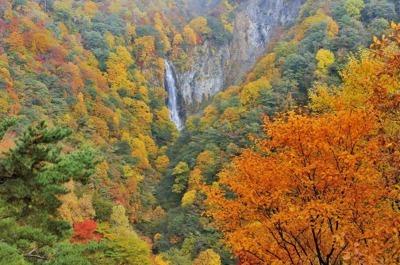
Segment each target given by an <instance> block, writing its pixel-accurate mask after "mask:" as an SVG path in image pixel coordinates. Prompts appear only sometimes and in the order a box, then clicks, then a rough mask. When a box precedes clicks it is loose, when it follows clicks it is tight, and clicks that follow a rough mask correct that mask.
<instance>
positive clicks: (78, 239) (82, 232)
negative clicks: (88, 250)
mask: <svg viewBox="0 0 400 265" xmlns="http://www.w3.org/2000/svg"><path fill="white" fill-rule="evenodd" d="M96 229H97V223H96V222H95V221H93V220H85V221H82V222H78V223H75V224H74V234H73V236H72V239H71V242H74V243H88V242H90V241H100V240H101V238H102V235H101V234H100V233H98V232H96Z"/></svg>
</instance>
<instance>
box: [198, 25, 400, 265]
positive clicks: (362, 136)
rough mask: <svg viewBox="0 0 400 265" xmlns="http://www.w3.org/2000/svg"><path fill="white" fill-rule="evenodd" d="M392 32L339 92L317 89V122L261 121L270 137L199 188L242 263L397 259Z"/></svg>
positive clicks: (299, 117) (311, 118) (399, 161)
mask: <svg viewBox="0 0 400 265" xmlns="http://www.w3.org/2000/svg"><path fill="white" fill-rule="evenodd" d="M392 28H393V30H394V32H395V33H393V34H392V35H391V36H390V37H388V39H384V40H382V41H378V40H376V42H375V45H374V46H373V47H374V48H375V49H374V50H371V51H369V52H368V54H366V55H364V56H363V58H362V59H361V60H360V61H356V60H353V61H352V62H350V64H349V66H348V68H347V69H346V70H345V71H344V73H343V78H344V80H343V81H344V82H343V86H342V87H341V88H336V90H333V91H335V92H331V91H330V90H329V89H328V88H318V89H319V90H318V91H319V92H318V93H317V95H313V96H312V99H313V101H314V102H319V104H317V105H319V107H320V108H318V112H319V113H318V114H317V115H314V114H313V115H311V114H301V113H300V114H296V113H294V112H290V113H288V114H285V115H281V116H280V117H278V118H276V119H275V120H274V121H271V120H269V119H266V121H265V134H266V135H267V136H268V138H267V139H266V140H259V141H257V145H256V147H255V148H254V149H248V150H246V151H244V152H243V153H242V155H240V156H239V157H237V158H236V159H234V161H233V163H232V165H231V166H229V167H227V168H226V169H225V170H224V171H223V172H222V173H221V174H220V179H219V181H218V182H216V183H214V185H213V186H212V187H211V188H205V190H206V193H207V195H208V199H207V204H208V206H209V210H208V213H209V214H210V215H211V216H212V217H213V218H214V220H215V224H216V226H217V227H218V228H219V229H220V230H221V231H223V233H224V235H225V241H226V242H227V244H228V245H230V246H231V247H232V249H233V251H234V252H235V253H236V254H237V256H238V257H239V259H240V261H241V264H398V263H399V262H400V237H399V232H400V214H399V205H398V201H399V198H400V196H399V190H398V187H399V179H398V176H399V172H400V148H399V139H400V137H399V136H400V130H399V128H400V127H399V117H400V115H399V114H400V104H399V102H400V101H399V86H398V84H399V83H398V82H399V80H400V77H399V70H400V64H399V62H400V60H399V58H400V50H399V47H400V39H399V38H398V33H399V32H400V28H399V26H397V25H392ZM321 91H322V92H321ZM312 103H313V102H312ZM322 106H325V107H326V108H323V107H322Z"/></svg>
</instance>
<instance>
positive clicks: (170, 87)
mask: <svg viewBox="0 0 400 265" xmlns="http://www.w3.org/2000/svg"><path fill="white" fill-rule="evenodd" d="M165 86H166V89H167V91H168V109H169V116H170V118H171V120H172V121H173V122H174V123H175V126H176V128H178V130H181V129H182V127H183V124H182V120H181V117H180V116H179V106H178V90H177V88H176V80H175V75H174V71H173V68H172V66H171V64H170V63H169V62H168V61H167V60H165Z"/></svg>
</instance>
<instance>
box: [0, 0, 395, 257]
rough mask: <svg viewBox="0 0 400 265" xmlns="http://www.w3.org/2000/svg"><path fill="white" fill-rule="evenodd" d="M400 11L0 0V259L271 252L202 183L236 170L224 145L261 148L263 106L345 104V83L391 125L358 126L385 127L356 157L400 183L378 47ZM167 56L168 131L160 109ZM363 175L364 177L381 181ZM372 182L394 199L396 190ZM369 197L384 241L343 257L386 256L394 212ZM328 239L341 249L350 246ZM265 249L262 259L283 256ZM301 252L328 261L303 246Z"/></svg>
mask: <svg viewBox="0 0 400 265" xmlns="http://www.w3.org/2000/svg"><path fill="white" fill-rule="evenodd" d="M399 12H400V4H399V2H398V1H396V0H365V1H363V0H308V1H301V0H293V1H285V0H278V1H270V0H244V1H238V0H213V1H209V0H201V1H191V0H187V1H186V0H150V1H140V0H115V1H114V0H113V1H98V0H92V1H91V0H12V1H10V0H0V106H1V107H0V115H1V122H0V136H1V137H0V138H1V141H0V264H10V265H14V264H15V265H19V264H54V265H56V264H57V265H61V264H66V265H67V264H78V265H81V264H85V265H86V264H108V265H109V264H138V265H139V264H158V265H163V264H171V265H175V264H177V265H180V264H182V265H183V264H210V265H211V264H237V263H238V262H239V263H240V264H270V263H271V262H276V260H273V259H271V257H270V256H268V255H266V254H265V253H264V252H263V250H262V249H261V250H260V249H258V248H257V247H256V246H255V245H254V244H258V243H259V242H258V241H255V240H254V238H252V237H251V236H250V234H246V233H247V232H249V231H250V232H251V233H253V232H257V231H256V230H248V231H247V230H246V231H242V230H240V229H238V227H236V226H235V225H234V224H232V223H229V222H227V221H226V218H225V217H226V216H225V215H224V214H223V213H221V212H218V211H212V210H210V209H212V208H213V207H220V209H223V206H224V205H218V203H219V202H221V201H223V200H222V199H221V198H222V197H221V198H219V199H218V200H217V199H216V198H218V196H220V194H222V193H223V192H224V191H227V190H223V189H222V191H221V190H219V189H218V187H219V186H218V185H222V186H226V187H232V188H233V190H232V191H234V188H235V187H236V186H235V185H236V183H233V182H230V180H229V178H226V176H227V175H230V174H231V175H232V176H238V183H239V184H238V185H239V186H243V187H246V183H240V181H239V180H240V176H241V171H240V170H238V171H229V170H230V169H231V167H230V166H229V165H230V162H231V161H232V160H234V161H236V162H234V163H237V167H238V168H240V166H241V164H240V161H244V162H246V163H247V160H246V159H247V157H244V158H238V159H234V157H236V156H237V155H240V154H242V153H243V150H246V149H249V148H250V149H251V151H254V152H257V151H260V152H269V150H268V149H262V148H263V147H260V146H259V145H258V143H259V142H261V143H262V141H264V138H265V135H264V129H263V119H264V117H265V115H270V116H272V117H274V116H275V115H276V114H277V113H280V112H285V111H290V110H296V111H300V112H302V113H304V115H308V114H309V113H312V114H310V115H328V114H323V113H326V112H328V113H330V112H333V113H336V112H338V111H339V110H340V111H341V110H343V109H345V110H348V109H350V107H349V106H348V105H351V106H352V104H349V103H348V102H349V101H351V102H353V101H354V102H356V103H357V104H355V105H356V106H355V108H356V111H361V110H359V109H358V108H359V106H361V105H363V104H364V103H365V102H368V104H372V105H368V104H366V105H368V106H369V109H368V110H369V111H370V113H371V114H373V115H375V116H374V117H375V118H376V119H371V122H373V121H376V120H384V121H385V124H390V126H389V127H379V126H378V127H374V128H379V131H380V132H381V134H379V137H378V136H376V135H375V134H374V135H373V134H372V133H371V131H368V132H366V133H365V134H363V135H362V137H364V138H362V137H361V136H360V137H361V138H362V139H366V138H368V137H370V139H375V140H376V141H377V142H379V140H380V141H381V142H385V143H386V145H383V146H384V147H383V146H381V145H377V146H380V147H381V149H380V150H381V151H380V152H381V153H379V152H378V151H376V150H375V149H374V150H375V151H376V153H374V154H375V155H376V156H379V157H382V161H381V160H379V161H378V160H368V161H367V160H362V161H363V163H364V162H365V163H367V164H368V165H372V164H374V163H375V164H374V165H380V166H381V167H382V168H385V169H388V172H392V173H390V174H389V173H388V179H390V181H389V182H390V187H393V186H395V185H398V182H396V180H395V178H394V177H393V176H394V175H395V173H393V172H397V171H396V170H397V169H398V168H397V167H396V161H398V160H396V159H397V156H396V155H392V156H390V155H389V156H385V155H384V154H383V153H385V152H386V153H388V152H389V153H390V152H392V154H397V153H396V152H398V146H397V145H396V144H395V142H396V139H398V138H396V137H397V136H398V129H397V128H398V127H397V123H396V117H398V116H396V115H398V112H396V111H397V107H398V105H396V102H397V101H396V100H397V98H396V97H395V96H394V95H395V94H396V93H398V86H397V84H398V83H397V82H398V79H397V78H398V71H397V70H398V68H399V66H398V64H396V63H397V61H395V60H394V61H390V60H389V59H390V58H392V57H394V58H397V57H396V56H398V43H397V42H398V39H396V38H398V35H396V32H398V30H399V29H398V26H397V25H396V24H393V25H392V28H390V22H391V21H397V22H398V21H399ZM393 32H395V33H393ZM382 34H386V35H389V36H390V38H384V39H383V40H382V41H378V40H376V41H375V44H374V47H373V48H374V49H375V51H376V54H378V55H377V56H378V57H379V56H380V57H382V58H384V59H382V60H380V59H376V57H373V55H372V54H375V52H374V51H373V50H371V51H366V49H367V48H368V47H369V46H370V45H371V43H372V40H373V36H381V35H382ZM365 58H368V60H370V61H371V62H370V61H367V62H368V63H367V66H365V64H363V62H364V61H363V60H367V59H365ZM359 60H361V62H359ZM166 62H168V64H167V63H166ZM357 63H359V64H361V66H363V67H364V66H365V68H362V67H361V69H358V68H357V67H355V65H357ZM166 65H170V66H171V67H170V70H169V71H170V73H168V68H166ZM368 65H371V67H368ZM376 65H379V66H380V67H376V68H374V67H373V66H376ZM388 69H393V71H392V72H385V73H384V75H385V78H383V79H382V80H383V81H382V80H381V79H379V78H380V76H381V74H380V72H379V71H383V70H388ZM342 71H344V72H342ZM368 71H369V72H368ZM365 72H366V73H369V74H370V76H375V75H376V76H379V78H378V77H377V78H378V79H379V80H381V81H380V82H381V83H382V86H383V87H384V89H383V90H382V91H384V92H385V93H386V94H385V93H384V92H382V91H381V90H379V91H381V92H382V93H383V94H382V93H381V94H379V95H378V94H376V93H378V92H379V91H378V92H377V90H376V89H375V90H374V88H373V86H367V85H371V83H369V81H365V80H364V79H362V78H368V75H363V74H364V73H365ZM166 74H170V80H171V79H172V80H173V83H175V86H174V89H175V92H176V93H177V97H178V99H177V100H176V102H177V103H176V104H177V105H175V106H174V107H175V108H176V109H178V111H179V115H180V118H181V119H182V121H184V122H186V123H185V125H184V128H183V130H182V131H179V130H178V128H176V127H175V124H174V123H173V122H172V121H171V117H170V110H169V109H168V106H169V105H168V103H169V102H170V100H169V97H170V96H171V95H168V93H167V91H168V90H169V89H168V86H167V83H168V78H166ZM353 75H354V76H359V79H356V80H355V81H354V82H353V83H352V81H351V80H349V79H351V76H353ZM386 81H387V82H388V83H389V84H390V87H387V84H386V83H385V82H386ZM170 82H171V81H170ZM364 82H365V84H367V85H363V84H364ZM381 83H379V84H381ZM342 84H344V85H342ZM346 84H347V85H346ZM360 87H361V88H363V89H364V88H365V87H367V88H368V89H370V90H368V89H367V90H366V91H365V90H363V89H360ZM353 88H354V90H355V91H356V92H357V93H353V92H352V91H353ZM346 89H347V90H346ZM396 89H397V90H396ZM341 90H343V91H345V92H343V94H341V92H337V91H341ZM349 91H350V92H349ZM368 91H369V92H368ZM371 91H373V92H371ZM346 93H347V94H346ZM374 93H375V94H374ZM214 95H215V96H214ZM374 95H375V96H376V98H375V97H374ZM369 97H371V100H366V98H369ZM310 98H311V100H310ZM363 100H366V101H363ZM310 102H311V103H310ZM338 102H339V103H340V104H339V103H338ZM343 102H345V103H343ZM371 102H372V103H371ZM308 104H310V105H308ZM341 104H342V105H341ZM346 104H347V105H346ZM364 105H365V104H364ZM169 107H170V108H171V106H169ZM389 109H391V110H392V112H393V113H391V112H389V111H388V110H389ZM323 117H324V116H323ZM340 117H342V116H340ZM328 118H329V117H328ZM304 119H306V118H304ZM321 119H323V118H321ZM350 121H351V120H350ZM350 121H349V122H350ZM312 122H314V121H310V124H313V123H312ZM316 122H319V121H316ZM278 123H279V122H278ZM338 123H340V120H339V121H338ZM267 124H268V122H267ZM307 124H308V123H307ZM323 125H324V124H322V125H321V127H323ZM275 126H278V125H275ZM282 126H283V125H282ZM310 126H311V125H310ZM371 126H372V127H373V126H377V125H376V124H375V123H373V124H372V125H371ZM278 127H279V126H278ZM279 128H280V127H279ZM371 130H372V129H371ZM389 131H390V133H389ZM273 132H274V131H272V133H273ZM338 132H341V131H340V130H339V131H338ZM268 133H269V132H268ZM288 135H290V133H288ZM375 136H376V137H377V138H374V137H375ZM365 137H366V138H365ZM254 139H258V140H256V141H254ZM285 139H286V138H285ZM261 145H263V144H261ZM265 145H268V143H266V144H265ZM360 148H361V147H360ZM362 148H366V149H362V150H364V151H365V150H367V149H368V148H372V147H369V146H364V145H362ZM385 148H388V149H385ZM346 150H347V149H346ZM364 151H363V152H364ZM246 152H250V150H247V151H245V153H246ZM365 152H366V151H365ZM242 156H243V155H242ZM241 159H242V160H241ZM391 159H392V160H391ZM238 160H239V162H238ZM383 160H385V161H383ZM328 161H329V160H328ZM384 162H385V163H384ZM249 163H250V162H249ZM327 167H328V168H329V165H327ZM263 170H264V169H263ZM368 170H371V172H372V171H373V170H375V171H374V172H375V173H374V174H379V173H380V172H381V171H379V170H380V169H376V168H373V169H371V168H368ZM221 171H223V172H224V173H222V174H221V175H219V173H220V172H221ZM250 173H252V172H250ZM374 176H375V175H374ZM268 177H269V176H265V178H266V179H267V178H268ZM282 179H285V176H284V175H282ZM219 180H220V184H218V181H219ZM373 181H375V179H374V180H371V182H368V184H371V183H375V182H373ZM397 181H398V180H397ZM375 184H376V185H375ZM375 184H374V185H375V186H374V185H372V186H373V187H372V186H368V187H369V188H370V189H371V191H372V192H375V191H376V187H378V188H382V187H381V186H379V185H380V184H381V183H378V184H377V183H375ZM211 186H212V187H214V188H210V187H211ZM381 190H382V191H385V192H388V194H390V195H387V194H386V193H384V194H382V196H386V197H385V198H387V201H389V204H390V203H391V202H393V203H394V204H396V202H395V201H394V198H395V196H397V195H396V194H397V193H395V191H394V190H392V189H391V188H387V189H381ZM236 193H237V194H240V192H238V191H236ZM233 195H234V194H228V197H229V196H233ZM221 196H222V195H221ZM224 196H225V195H223V197H224ZM207 198H208V199H207ZM382 198H383V197H380V198H379V202H382V205H384V206H385V209H386V211H385V213H386V215H384V216H386V217H387V219H385V220H384V221H382V220H381V219H380V217H379V215H378V213H379V211H376V205H375V204H374V205H372V204H371V205H372V206H373V207H372V206H371V205H370V206H371V207H372V209H374V211H372V210H371V211H372V212H373V213H375V214H376V217H374V219H373V221H374V222H375V223H374V224H376V225H378V224H382V227H383V228H382V229H383V230H382V231H381V232H382V234H381V235H382V236H383V237H384V238H387V239H388V242H390V244H389V243H388V244H387V245H385V244H384V243H382V242H381V241H379V242H378V241H377V246H379V248H381V249H382V250H383V252H384V253H383V252H379V251H370V252H371V253H370V255H371V256H368V257H367V256H366V257H365V259H364V260H363V259H362V258H360V256H357V257H353V256H351V257H350V259H353V260H354V261H355V262H358V261H362V262H364V263H365V262H367V264H373V263H370V260H373V259H374V258H375V257H376V256H378V255H380V256H382V257H384V259H385V260H380V261H379V262H380V263H382V262H383V263H385V262H386V261H390V262H392V261H394V262H395V261H396V258H397V261H398V256H396V253H393V252H390V251H385V250H387V249H390V248H392V249H394V250H395V249H396V248H394V247H393V246H396V241H395V240H394V239H393V238H389V236H388V234H389V233H388V232H387V230H385V229H386V228H387V227H389V225H388V224H389V223H390V222H391V221H392V222H393V223H396V219H395V218H394V217H393V216H395V214H393V212H391V211H390V209H389V208H387V207H386V206H387V205H388V204H386V202H387V201H385V203H383V201H384V200H383V199H382ZM381 199H382V200H381ZM242 202H243V201H238V203H237V204H235V205H234V206H238V205H241V203H242ZM243 203H244V205H248V206H249V208H250V209H253V208H252V205H251V203H255V208H257V203H256V202H255V201H250V202H248V201H244V202H243ZM228 205H230V204H229V203H226V206H228ZM234 206H230V207H232V208H230V209H231V210H232V214H234V213H239V212H240V210H238V209H237V208H235V207H234ZM360 207H361V208H360V210H363V208H362V206H360ZM374 207H375V208H374ZM230 209H224V212H229V211H230ZM237 210H238V211H237ZM243 212H245V211H243ZM206 213H207V214H206ZM239 215H240V214H239ZM245 216H251V214H249V213H246V214H245ZM243 217H244V216H243ZM345 217H346V218H347V216H345ZM230 220H231V221H232V222H235V221H236V219H235V218H233V217H231V218H230ZM214 221H216V222H215V223H214ZM381 221H382V222H381ZM246 222H247V223H246V224H252V225H253V226H252V227H257V224H255V221H254V220H253V219H251V218H249V219H248V220H247V221H246ZM260 222H261V221H260ZM268 224H269V223H268ZM393 227H394V228H396V225H393ZM348 231H349V230H345V231H344V232H343V233H347V232H348ZM369 231H370V230H369ZM250 232H249V233H250ZM261 232H263V231H261ZM290 232H292V230H290ZM351 232H352V233H353V234H352V235H355V236H354V237H352V238H359V237H356V235H357V234H356V233H355V232H354V231H353V230H352V231H351ZM235 233H238V234H235ZM240 233H243V234H240ZM371 233H372V232H371ZM237 235H240V236H237ZM346 235H347V234H346ZM357 236H358V235H357ZM373 236H374V237H376V235H375V234H374V235H373ZM337 238H340V240H344V242H349V243H346V244H350V243H351V244H353V243H354V242H353V241H351V240H352V239H349V238H348V237H340V236H338V237H337ZM237 239H239V240H238V241H237ZM241 239H243V240H245V241H244V242H247V245H240V244H237V242H240V241H241ZM268 240H270V238H268ZM346 244H345V245H346ZM273 247H276V246H273ZM321 247H324V248H327V247H326V246H321ZM363 247H364V248H363V249H362V250H360V253H366V251H368V250H370V249H368V248H366V247H365V246H363ZM351 249H352V250H354V246H352V248H351ZM324 251H328V250H327V249H323V252H324ZM346 251H347V249H346ZM250 252H251V253H253V254H256V255H250V254H251V253H250ZM249 253H250V254H249ZM277 253H278V252H277ZM332 253H335V255H336V256H337V261H338V262H343V261H344V260H345V259H346V258H347V257H348V255H347V256H345V255H344V254H343V253H337V252H335V251H333V252H332ZM323 254H326V253H323ZM328 254H329V251H328ZM328 254H327V255H328ZM332 255H333V254H332ZM374 255H375V256H374ZM390 255H392V256H390ZM278 256H279V257H280V261H279V262H280V263H276V264H287V260H285V258H288V257H286V256H285V254H282V253H280V252H279V255H278ZM289 256H290V257H292V256H291V255H289ZM320 256H321V255H320ZM255 257H259V259H258V260H257V259H255ZM321 257H322V256H321ZM367 258H368V259H367ZM303 259H311V260H312V262H311V263H312V264H330V263H323V262H325V261H326V259H328V260H329V258H327V257H326V256H324V257H322V258H320V259H319V262H320V263H318V261H317V260H318V257H314V256H313V254H312V253H311V254H304V256H303V255H302V257H301V258H299V259H297V261H298V262H303V261H304V260H303ZM321 260H322V261H323V262H322V263H321ZM314 261H315V263H314ZM379 262H378V263H379ZM299 264H301V263H299ZM332 264H341V263H332ZM388 264H391V263H388Z"/></svg>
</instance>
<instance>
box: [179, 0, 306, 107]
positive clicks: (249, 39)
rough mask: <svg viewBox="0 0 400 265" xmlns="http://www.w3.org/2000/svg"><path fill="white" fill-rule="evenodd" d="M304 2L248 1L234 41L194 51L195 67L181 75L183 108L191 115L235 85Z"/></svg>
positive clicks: (240, 10)
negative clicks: (205, 101) (205, 102)
mask: <svg viewBox="0 0 400 265" xmlns="http://www.w3.org/2000/svg"><path fill="white" fill-rule="evenodd" d="M303 2H304V0H247V1H244V2H242V3H241V4H240V6H239V7H238V10H237V12H236V17H235V23H234V32H233V39H232V41H231V42H230V43H228V44H226V45H223V46H219V47H215V46H213V45H212V44H211V43H210V42H207V41H206V42H205V43H204V44H203V45H202V46H199V47H196V48H195V50H194V51H193V52H192V54H191V57H192V58H193V62H194V63H193V64H192V65H191V68H190V69H189V70H188V71H186V72H177V79H178V80H177V81H178V85H179V90H180V94H181V96H182V97H183V102H184V104H185V106H183V107H184V108H185V109H186V110H188V111H189V112H191V111H193V110H196V106H198V105H199V104H200V103H201V102H202V101H204V100H205V99H207V98H209V97H211V96H212V95H214V94H216V93H217V92H218V91H221V90H222V89H224V88H225V87H227V86H229V85H232V84H235V83H237V82H239V81H240V80H241V78H243V76H244V74H245V73H246V72H247V71H249V70H250V68H251V67H252V66H253V65H254V63H255V62H256V60H257V59H258V58H259V57H260V56H261V55H262V54H263V53H264V52H265V50H266V47H267V45H268V44H269V42H270V41H271V38H272V37H273V35H274V33H276V31H277V30H278V29H279V28H280V27H282V26H285V25H287V24H288V23H290V22H292V21H294V20H295V19H296V17H297V13H298V11H299V9H300V7H301V5H302V3H303Z"/></svg>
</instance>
